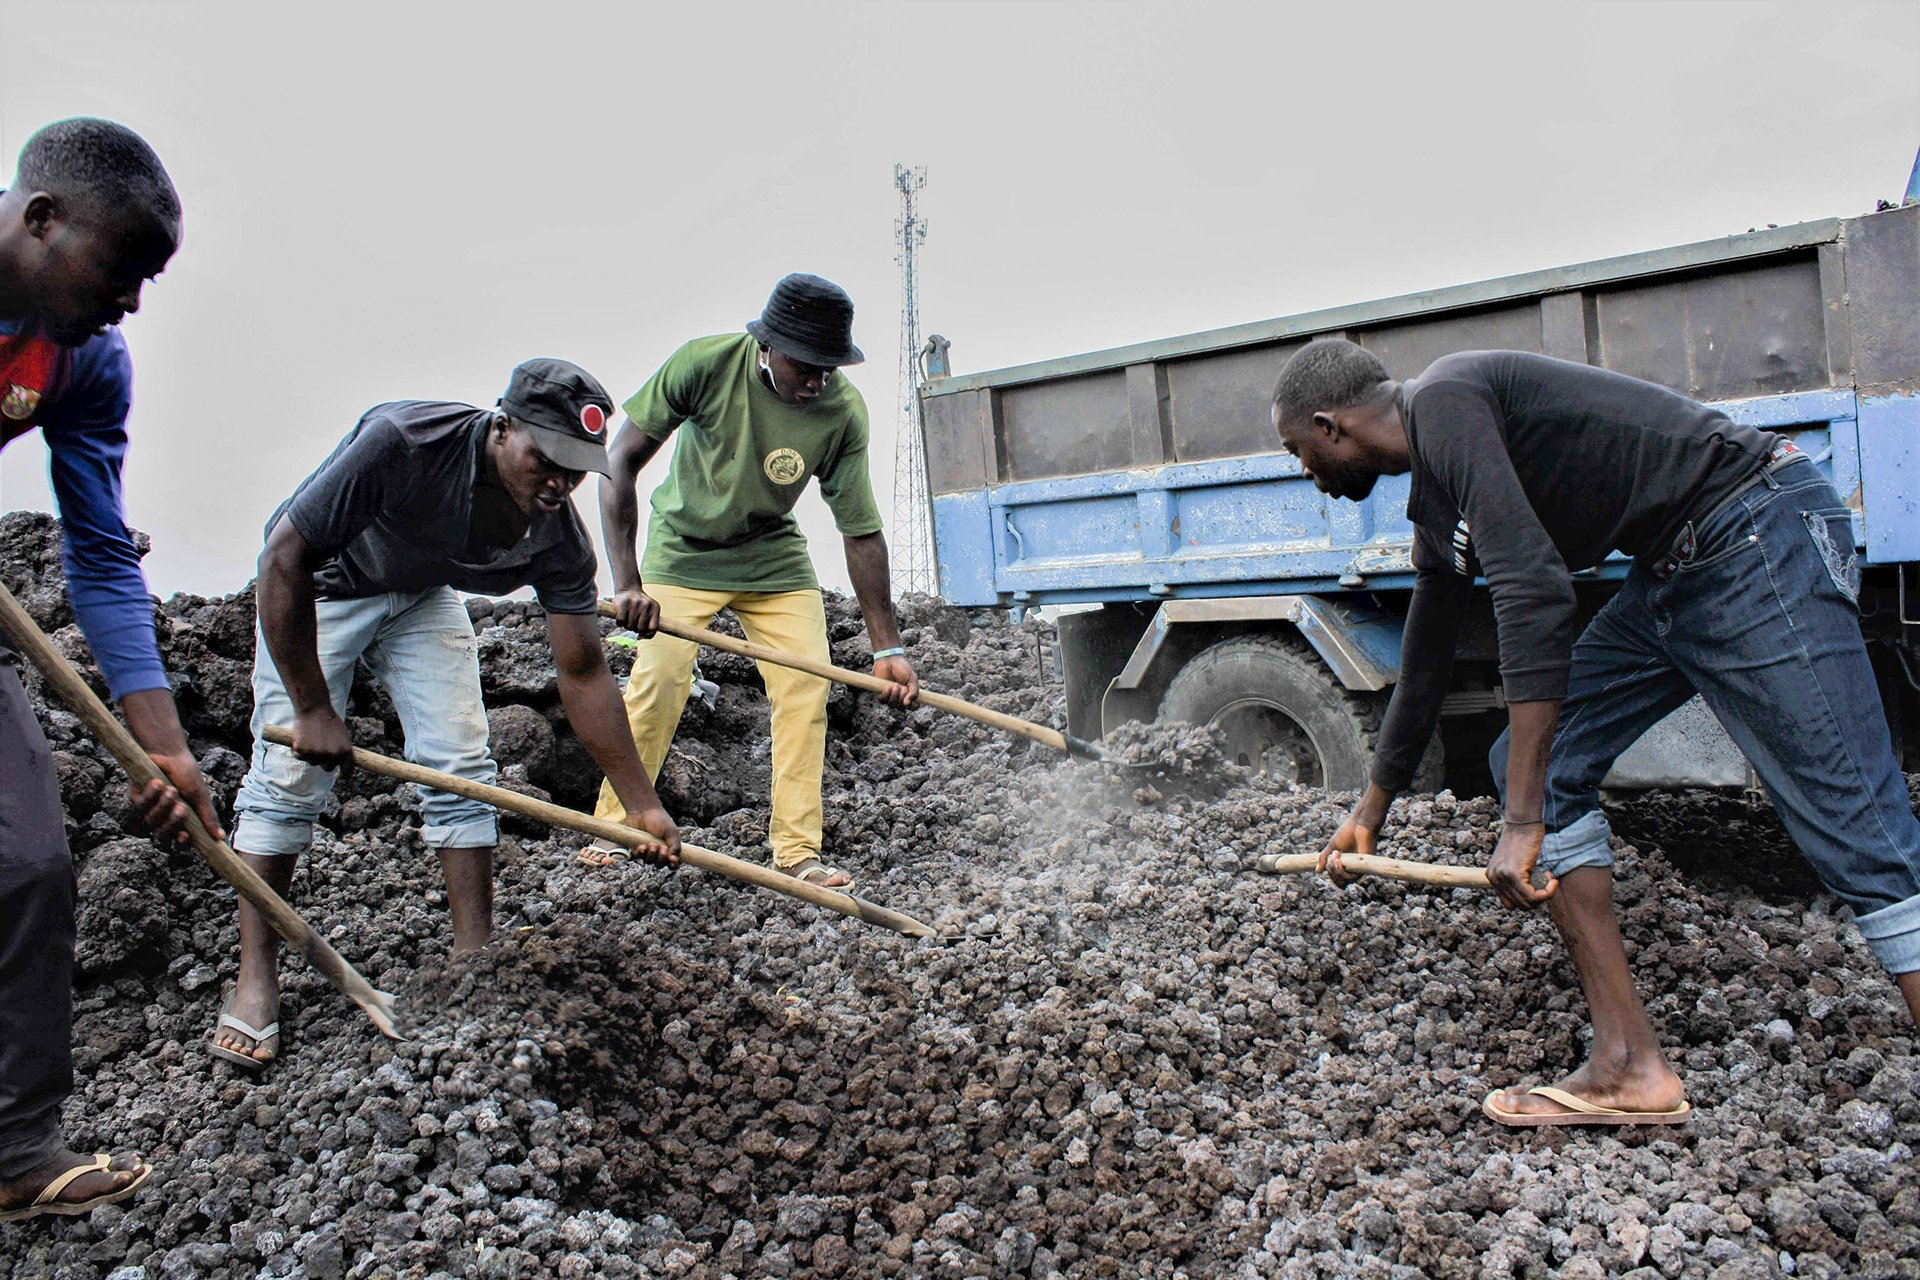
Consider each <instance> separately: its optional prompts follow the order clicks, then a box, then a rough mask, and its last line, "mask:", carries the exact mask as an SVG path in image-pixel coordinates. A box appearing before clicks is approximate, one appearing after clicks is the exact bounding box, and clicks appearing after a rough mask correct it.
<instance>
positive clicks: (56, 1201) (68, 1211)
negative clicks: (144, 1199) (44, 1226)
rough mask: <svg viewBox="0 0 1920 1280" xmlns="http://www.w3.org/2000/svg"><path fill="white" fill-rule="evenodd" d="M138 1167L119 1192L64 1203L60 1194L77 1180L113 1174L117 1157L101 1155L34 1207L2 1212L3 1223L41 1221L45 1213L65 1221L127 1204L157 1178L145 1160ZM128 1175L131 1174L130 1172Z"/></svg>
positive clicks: (44, 1192) (51, 1186)
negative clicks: (141, 1187) (91, 1175)
mask: <svg viewBox="0 0 1920 1280" xmlns="http://www.w3.org/2000/svg"><path fill="white" fill-rule="evenodd" d="M135 1167H136V1168H137V1169H138V1170H139V1172H138V1173H137V1174H136V1175H135V1176H134V1179H133V1181H132V1182H129V1183H128V1184H127V1185H126V1186H124V1187H121V1188H120V1189H119V1190H118V1191H109V1192H107V1193H106V1194H105V1195H98V1196H94V1197H93V1198H92V1199H91V1200H62V1199H60V1193H61V1192H62V1191H65V1190H66V1189H67V1188H68V1187H70V1186H72V1185H73V1183H74V1182H75V1180H76V1179H79V1178H84V1177H86V1176H87V1175H88V1174H90V1173H111V1172H113V1157H112V1156H110V1155H108V1154H107V1153H106V1152H104V1151H102V1152H97V1153H96V1154H95V1155H94V1157H93V1159H91V1160H89V1161H87V1163H85V1164H77V1165H75V1166H73V1168H71V1169H69V1170H67V1171H66V1172H65V1173H63V1174H61V1175H60V1176H59V1177H57V1178H55V1179H54V1180H53V1181H52V1182H49V1183H48V1184H47V1185H46V1186H44V1187H42V1188H41V1189H40V1194H39V1195H37V1196H35V1197H34V1198H33V1203H32V1204H29V1205H22V1206H21V1207H20V1208H18V1209H0V1222H20V1221H23V1220H25V1219H27V1218H37V1217H39V1216H40V1215H41V1214H43V1213H52V1214H58V1215H60V1216H62V1217H69V1218H71V1217H77V1216H78V1215H80V1214H83V1213H92V1212H93V1211H94V1210H95V1209H98V1208H99V1207H100V1206H101V1205H106V1204H113V1203H115V1202H117V1201H120V1200H125V1199H126V1198H127V1197H128V1196H130V1195H132V1194H133V1193H134V1192H135V1191H138V1190H139V1189H140V1184H141V1183H143V1182H145V1181H146V1180H147V1179H148V1178H150V1177H152V1176H153V1166H152V1165H150V1164H148V1163H147V1162H146V1161H145V1160H141V1161H138V1162H137V1163H136V1165H135ZM128 1172H131V1170H129V1171H128Z"/></svg>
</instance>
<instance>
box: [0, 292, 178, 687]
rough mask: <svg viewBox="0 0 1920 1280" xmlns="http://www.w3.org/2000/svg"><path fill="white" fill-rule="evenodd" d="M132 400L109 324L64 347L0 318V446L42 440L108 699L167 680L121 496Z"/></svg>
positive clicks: (81, 612) (66, 553) (123, 347)
mask: <svg viewBox="0 0 1920 1280" xmlns="http://www.w3.org/2000/svg"><path fill="white" fill-rule="evenodd" d="M132 402H133V362H132V361H131V360H130V359H129V358H128V356H127V344H126V340H125V339H124V338H122V337H121V336H120V331H119V330H118V329H109V330H107V332H105V333H104V334H101V335H100V336H98V337H95V338H90V339H88V340H87V341H86V342H85V343H84V344H82V345H80V346H78V347H63V346H61V345H60V344H58V343H56V342H54V341H52V340H51V339H49V338H45V337H41V336H39V335H37V334H35V333H34V332H33V331H32V330H31V329H30V328H29V327H27V326H26V325H24V324H23V323H22V322H19V321H9V320H0V448H4V447H5V446H6V445H7V444H9V443H10V442H12V441H13V440H14V439H15V438H17V437H19V436H22V435H25V434H26V433H27V432H29V431H32V430H34V429H35V428H38V429H39V431H40V434H41V436H42V437H43V438H44V439H45V440H46V442H47V453H48V455H49V464H48V472H49V475H50V478H51V479H52V482H53V497H54V502H55V503H56V504H57V505H58V507H59V509H60V522H61V527H62V530H63V533H64V536H63V537H62V539H61V558H62V560H63V562H64V563H65V565H66V570H67V596H68V599H69V600H70V601H71V602H72V604H73V613H74V617H75V618H76V619H77V620H78V621H79V623H80V630H81V631H82V632H83V633H85V635H86V637H87V643H88V644H89V645H90V646H92V648H93V656H94V659H95V661H97V662H98V663H99V664H100V670H101V672H102V674H104V675H105V676H106V680H107V689H108V691H109V693H111V695H112V696H113V697H114V698H115V699H119V698H123V697H125V696H126V695H127V694H130V693H138V692H140V691H141V690H143V689H165V688H167V675H166V670H165V668H163V667H162V666H161V663H160V649H159V645H158V644H157V643H156V641H155V639H154V634H153V601H152V599H151V597H150V596H149V595H148V593H147V580H146V577H145V575H144V574H142V573H141V571H140V553H139V551H138V550H137V549H136V548H135V547H134V544H133V535H132V533H130V532H129V531H128V529H127V524H126V516H125V508H124V506H123V504H122V498H121V482H120V473H121V469H122V467H123V466H124V465H125V463H126V457H127V410H128V408H129V407H130V406H131V405H132Z"/></svg>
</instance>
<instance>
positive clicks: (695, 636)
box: [600, 600, 1130, 765]
mask: <svg viewBox="0 0 1920 1280" xmlns="http://www.w3.org/2000/svg"><path fill="white" fill-rule="evenodd" d="M600 612H601V613H602V614H604V615H605V616H607V617H609V618H611V617H614V616H615V614H614V607H613V603H612V602H611V601H608V600H602V601H601V602H600ZM660 630H661V631H662V632H663V633H664V634H666V635H670V636H677V637H679V638H680V639H682V640H691V641H692V642H693V643H695V644H704V645H708V646H710V647H712V648H715V649H722V650H725V651H726V652H727V653H737V654H739V655H740V656H741V657H743V658H752V659H753V660H754V661H756V662H771V663H773V664H774V665H775V666H777V667H791V668H793V669H794V670H795V671H804V672H806V673H807V674H808V675H810V676H819V677H820V678H821V679H822V680H832V681H835V682H837V683H839V684H844V685H847V686H848V687H850V688H854V689H865V690H866V691H867V692H868V693H885V692H886V691H887V690H889V689H891V688H893V685H892V684H891V683H890V682H888V681H886V680H882V679H881V678H880V677H878V676H872V675H867V674H866V673H865V672H861V671H849V670H847V669H846V668H845V667H836V666H834V665H832V664H831V663H827V662H819V661H816V660H815V659H813V658H806V657H802V656H801V655H799V654H797V653H786V652H783V651H782V650H779V649H769V648H767V647H766V646H765V645H761V644H755V643H753V642H752V641H751V640H735V639H734V638H733V637H732V636H723V635H721V634H720V633H719V632H718V631H708V630H707V629H706V628H704V627H690V626H688V625H687V624H686V623H684V622H675V621H674V620H673V619H671V618H662V619H660ZM914 705H916V706H922V707H932V708H933V709H934V710H936V711H947V712H951V713H952V714H954V715H956V716H965V717H966V718H967V719H969V720H972V721H975V722H977V723H979V724H984V725H987V726H988V727H989V728H994V729H1000V730H1002V731H1004V732H1006V733H1011V734H1016V735H1018V736H1020V737H1022V738H1027V739H1029V740H1031V741H1033V742H1038V743H1040V744H1041V745H1042V746H1048V747H1052V748H1053V749H1054V750H1055V751H1064V752H1066V753H1067V754H1068V755H1073V756H1078V757H1080V758H1081V759H1082V760H1099V761H1103V762H1105V763H1109V764H1120V765H1125V764H1128V763H1130V762H1128V761H1122V760H1115V759H1113V758H1112V756H1110V755H1109V754H1108V753H1107V751H1106V749H1105V748H1103V747H1101V746H1100V745H1099V744H1098V743H1094V742H1088V741H1087V740H1086V739H1085V738H1076V737H1074V736H1073V735H1072V734H1070V733H1062V732H1060V730H1058V729H1050V728H1048V727H1047V726H1046V725H1043V724H1035V723H1034V722H1033V721H1031V720H1022V719H1021V718H1020V717H1019V716H1010V715H1007V714H1006V713H1005V712H1003V711H989V710H988V709H987V708H985V707H983V706H980V705H979V704H977V703H972V702H968V701H966V700H965V699H964V698H956V697H954V696H953V695H952V694H946V693H935V692H933V691H932V690H931V689H924V688H923V689H921V690H920V692H919V694H918V695H917V696H916V697H915V698H914Z"/></svg>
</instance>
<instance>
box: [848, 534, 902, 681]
mask: <svg viewBox="0 0 1920 1280" xmlns="http://www.w3.org/2000/svg"><path fill="white" fill-rule="evenodd" d="M845 541H846V551H847V577H848V578H849V579H851V580H852V582H853V594H854V596H855V598H857V599H858V600H859V601H860V613H861V615H862V616H863V617H865V618H866V621H867V636H868V638H869V639H870V640H871V641H872V642H873V648H874V650H875V651H876V652H877V651H879V650H881V649H897V648H899V647H900V625H899V623H898V622H897V621H896V620H895V618H894V615H893V584H892V583H891V582H890V581H888V579H889V576H890V574H889V569H888V564H887V538H886V535H885V534H882V533H870V534H867V535H866V536H865V537H862V538H847V539H846V540H845Z"/></svg>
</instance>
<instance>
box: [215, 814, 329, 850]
mask: <svg viewBox="0 0 1920 1280" xmlns="http://www.w3.org/2000/svg"><path fill="white" fill-rule="evenodd" d="M232 843H233V847H234V848H235V849H237V850H239V851H240V852H241V853H256V854H259V855H260V856H261V857H263V858H296V857H298V856H300V855H301V854H303V853H305V852H306V851H307V850H308V849H311V848H312V847H313V824H312V823H311V822H277V821H275V820H274V819H272V818H263V817H261V816H260V815H259V814H256V813H242V814H241V815H240V816H239V817H238V818H236V819H234V823H233V842H232Z"/></svg>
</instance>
